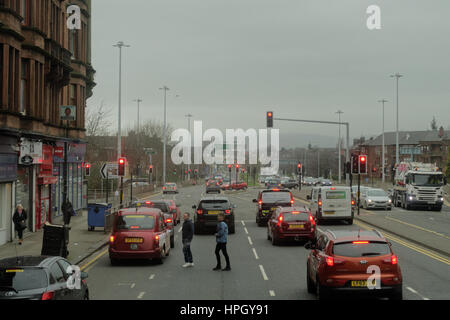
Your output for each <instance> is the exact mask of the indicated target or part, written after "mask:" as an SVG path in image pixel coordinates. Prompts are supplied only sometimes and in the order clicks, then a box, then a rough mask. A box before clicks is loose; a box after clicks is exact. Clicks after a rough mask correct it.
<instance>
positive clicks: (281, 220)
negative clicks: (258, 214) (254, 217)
mask: <svg viewBox="0 0 450 320" xmlns="http://www.w3.org/2000/svg"><path fill="white" fill-rule="evenodd" d="M282 222H283V216H281V215H280V216H279V217H278V223H277V226H280V225H281V223H282Z"/></svg>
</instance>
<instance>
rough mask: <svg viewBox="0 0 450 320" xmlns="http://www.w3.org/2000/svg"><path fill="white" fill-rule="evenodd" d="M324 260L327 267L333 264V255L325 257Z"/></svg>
mask: <svg viewBox="0 0 450 320" xmlns="http://www.w3.org/2000/svg"><path fill="white" fill-rule="evenodd" d="M326 261H327V265H328V266H329V267H332V266H334V259H333V257H327V258H326Z"/></svg>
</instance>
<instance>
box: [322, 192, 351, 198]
mask: <svg viewBox="0 0 450 320" xmlns="http://www.w3.org/2000/svg"><path fill="white" fill-rule="evenodd" d="M346 197H347V195H346V192H345V191H327V192H326V198H327V199H330V200H342V199H345V198H346Z"/></svg>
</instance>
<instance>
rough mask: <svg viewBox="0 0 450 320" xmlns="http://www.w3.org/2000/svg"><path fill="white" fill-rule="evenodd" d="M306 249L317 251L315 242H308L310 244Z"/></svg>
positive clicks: (307, 244) (306, 245)
mask: <svg viewBox="0 0 450 320" xmlns="http://www.w3.org/2000/svg"><path fill="white" fill-rule="evenodd" d="M305 249H308V250H315V249H316V245H315V244H314V243H313V242H311V241H308V242H307V243H306V244H305Z"/></svg>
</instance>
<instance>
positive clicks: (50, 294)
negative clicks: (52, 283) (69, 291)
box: [41, 291, 55, 300]
mask: <svg viewBox="0 0 450 320" xmlns="http://www.w3.org/2000/svg"><path fill="white" fill-rule="evenodd" d="M54 295H55V292H53V291H47V292H44V293H43V294H42V297H41V300H52V299H53V296H54Z"/></svg>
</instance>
